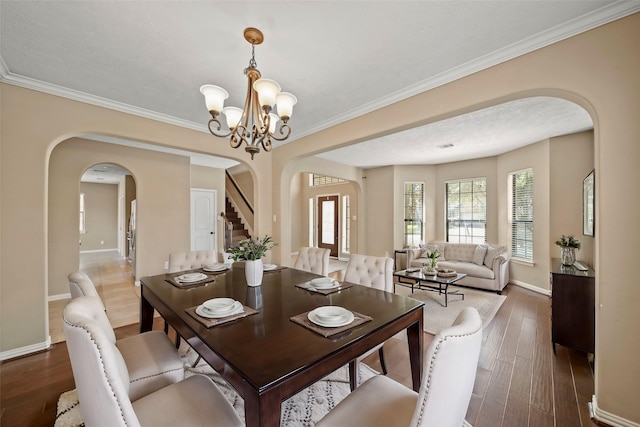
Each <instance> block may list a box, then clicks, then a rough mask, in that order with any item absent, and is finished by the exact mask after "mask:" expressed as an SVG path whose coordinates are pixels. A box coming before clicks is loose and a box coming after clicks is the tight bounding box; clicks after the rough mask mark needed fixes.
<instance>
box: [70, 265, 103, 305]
mask: <svg viewBox="0 0 640 427" xmlns="http://www.w3.org/2000/svg"><path fill="white" fill-rule="evenodd" d="M67 280H68V281H69V292H70V293H71V298H77V297H81V296H89V297H98V298H100V294H99V293H98V290H97V289H96V285H95V284H94V283H93V280H91V278H90V277H89V275H87V273H85V272H84V271H79V270H78V271H74V272H73V273H69V275H68V276H67ZM100 302H101V303H102V299H100ZM103 308H104V304H103Z"/></svg>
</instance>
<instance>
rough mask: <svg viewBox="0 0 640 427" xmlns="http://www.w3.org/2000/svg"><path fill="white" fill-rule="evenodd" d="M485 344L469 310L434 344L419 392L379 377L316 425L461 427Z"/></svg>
mask: <svg viewBox="0 0 640 427" xmlns="http://www.w3.org/2000/svg"><path fill="white" fill-rule="evenodd" d="M481 343H482V320H481V319H480V315H479V314H478V311H477V310H476V309H475V308H471V307H467V308H464V309H463V310H462V311H461V312H460V314H458V317H457V318H456V320H455V321H454V322H453V325H452V326H451V327H449V328H447V329H444V330H442V331H440V332H439V333H438V334H437V335H436V336H435V338H434V339H433V341H431V343H430V344H429V347H428V349H427V353H426V357H425V361H424V372H423V374H422V383H421V385H420V392H419V393H416V392H414V391H413V390H411V389H409V388H407V387H405V386H404V385H402V384H400V383H397V382H395V381H394V380H392V379H390V378H388V377H385V376H382V375H377V376H375V377H372V378H370V379H369V380H367V381H365V382H364V384H362V385H361V386H360V387H358V389H357V390H355V391H354V392H353V393H351V394H349V395H348V396H347V397H346V398H345V399H344V400H343V401H341V402H340V403H339V404H338V405H337V406H336V407H335V408H333V410H331V411H330V412H329V413H328V414H327V415H326V416H325V417H324V418H323V419H322V420H320V422H318V423H317V424H316V426H317V427H333V426H336V427H337V426H351V427H358V426H367V427H376V426H390V425H393V426H411V427H418V426H420V427H461V426H462V425H463V423H464V418H465V415H466V412H467V408H468V406H469V401H470V400H471V393H472V391H473V384H474V382H475V378H476V371H477V369H478V357H479V355H480V346H481ZM374 396H377V397H380V398H375V397H374Z"/></svg>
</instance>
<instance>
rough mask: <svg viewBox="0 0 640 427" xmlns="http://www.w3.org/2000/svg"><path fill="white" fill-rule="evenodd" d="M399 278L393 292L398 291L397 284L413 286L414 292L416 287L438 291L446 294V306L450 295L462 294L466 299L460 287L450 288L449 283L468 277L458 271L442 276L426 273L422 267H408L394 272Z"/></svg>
mask: <svg viewBox="0 0 640 427" xmlns="http://www.w3.org/2000/svg"><path fill="white" fill-rule="evenodd" d="M393 275H394V276H396V277H397V278H398V281H397V282H393V292H394V293H395V291H396V284H398V285H400V286H406V287H410V288H411V293H413V290H414V288H417V289H421V290H424V291H433V292H438V294H440V295H442V294H444V306H445V307H448V306H449V298H448V297H449V295H459V296H462V299H463V300H464V294H463V293H462V292H460V290H459V289H454V290H451V291H450V290H449V285H452V284H454V283H455V282H457V281H458V280H460V279H462V278H463V277H466V276H467V275H466V274H464V273H458V274H456V275H455V276H453V277H440V276H438V275H436V274H431V275H429V274H424V273H423V272H422V269H420V268H408V269H406V270H398V271H396V272H394V273H393ZM402 279H408V280H411V281H410V282H403V281H402Z"/></svg>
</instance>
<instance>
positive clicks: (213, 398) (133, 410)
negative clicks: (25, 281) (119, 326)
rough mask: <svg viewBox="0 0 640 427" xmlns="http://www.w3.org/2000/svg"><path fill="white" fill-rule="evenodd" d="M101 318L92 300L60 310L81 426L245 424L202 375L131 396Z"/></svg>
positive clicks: (121, 356)
mask: <svg viewBox="0 0 640 427" xmlns="http://www.w3.org/2000/svg"><path fill="white" fill-rule="evenodd" d="M102 316H104V311H102V309H101V307H100V305H99V304H98V301H97V300H96V298H95V297H84V296H83V297H78V298H75V299H73V300H71V302H69V304H67V306H66V307H65V308H64V311H63V319H64V325H63V328H64V334H65V338H66V340H67V349H68V352H69V358H70V359H71V368H72V371H73V377H74V380H75V383H76V390H77V393H78V400H79V402H80V411H81V412H82V417H83V418H84V425H86V426H87V427H92V426H154V427H157V426H177V425H180V426H205V425H207V426H243V425H244V424H243V423H242V421H241V420H240V418H239V417H238V414H236V412H235V410H234V409H233V407H232V406H231V404H230V403H229V402H228V401H227V400H226V398H225V397H224V395H223V394H222V392H221V391H220V389H218V387H217V386H216V385H215V384H214V382H213V381H212V380H211V379H210V378H209V377H206V376H203V375H194V376H192V377H189V378H187V379H185V380H181V381H178V382H175V383H172V384H169V385H166V386H163V387H158V388H157V389H155V390H154V391H150V392H149V393H146V394H145V395H143V396H137V397H133V396H132V393H131V389H130V386H131V384H132V383H131V379H130V376H129V371H130V369H129V365H128V363H127V360H126V359H125V357H124V354H123V353H122V351H121V349H120V348H119V347H118V346H116V345H115V344H114V343H113V339H112V337H111V336H110V335H109V334H108V333H106V332H107V331H106V329H105V327H104V325H103V323H104V319H102ZM147 363H148V364H152V363H153V361H152V360H148V361H147Z"/></svg>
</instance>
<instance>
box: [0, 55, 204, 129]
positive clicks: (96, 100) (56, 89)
mask: <svg viewBox="0 0 640 427" xmlns="http://www.w3.org/2000/svg"><path fill="white" fill-rule="evenodd" d="M0 82H2V83H8V84H11V85H14V86H20V87H24V88H26V89H32V90H36V91H38V92H44V93H48V94H50V95H55V96H59V97H62V98H67V99H71V100H73V101H80V102H84V103H86V104H91V105H95V106H98V107H103V108H108V109H110V110H115V111H120V112H122V113H127V114H132V115H134V116H139V117H143V118H145V119H151V120H156V121H159V122H163V123H167V124H170V125H174V126H180V127H183V128H187V129H191V130H195V131H199V132H204V133H207V132H209V131H208V129H207V126H206V125H204V124H201V123H195V122H191V121H189V120H184V119H179V118H177V117H174V116H170V115H168V114H162V113H158V112H155V111H151V110H147V109H145V108H140V107H135V106H133V105H129V104H125V103H123V102H118V101H113V100H111V99H107V98H102V97H99V96H95V95H91V94H88V93H86V92H81V91H77V90H73V89H69V88H66V87H63V86H58V85H55V84H51V83H47V82H43V81H41V80H36V79H32V78H29V77H24V76H21V75H18V74H14V73H12V72H11V71H9V69H8V67H7V65H6V64H5V62H4V60H3V59H2V58H1V57H0Z"/></svg>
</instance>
